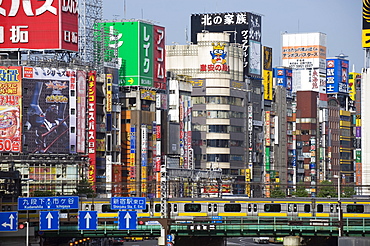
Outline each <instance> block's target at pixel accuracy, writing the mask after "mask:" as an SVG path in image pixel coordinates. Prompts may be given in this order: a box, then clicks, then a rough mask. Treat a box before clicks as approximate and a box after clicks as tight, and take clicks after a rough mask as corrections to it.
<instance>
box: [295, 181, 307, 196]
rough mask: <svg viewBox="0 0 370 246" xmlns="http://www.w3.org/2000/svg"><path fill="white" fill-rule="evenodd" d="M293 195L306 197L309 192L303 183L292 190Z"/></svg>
mask: <svg viewBox="0 0 370 246" xmlns="http://www.w3.org/2000/svg"><path fill="white" fill-rule="evenodd" d="M292 195H293V196H295V197H308V196H309V195H310V194H309V193H308V191H307V190H306V188H305V186H304V184H298V185H297V188H296V190H295V191H293V192H292Z"/></svg>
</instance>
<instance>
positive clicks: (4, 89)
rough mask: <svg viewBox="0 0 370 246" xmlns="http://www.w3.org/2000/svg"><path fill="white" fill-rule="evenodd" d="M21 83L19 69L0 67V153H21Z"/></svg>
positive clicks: (20, 71)
mask: <svg viewBox="0 0 370 246" xmlns="http://www.w3.org/2000/svg"><path fill="white" fill-rule="evenodd" d="M21 82H22V69H21V67H0V152H16V153H19V152H20V151H21V136H22V123H21V122H22V119H21V117H22V110H21V101H22V86H21Z"/></svg>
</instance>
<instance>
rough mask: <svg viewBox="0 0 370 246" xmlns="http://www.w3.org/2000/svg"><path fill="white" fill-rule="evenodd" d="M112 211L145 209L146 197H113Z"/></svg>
mask: <svg viewBox="0 0 370 246" xmlns="http://www.w3.org/2000/svg"><path fill="white" fill-rule="evenodd" d="M110 207H111V209H145V208H146V198H145V197H111V199H110Z"/></svg>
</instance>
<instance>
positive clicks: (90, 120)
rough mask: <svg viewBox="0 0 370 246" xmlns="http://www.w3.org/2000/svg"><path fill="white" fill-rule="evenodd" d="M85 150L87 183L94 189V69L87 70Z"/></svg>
mask: <svg viewBox="0 0 370 246" xmlns="http://www.w3.org/2000/svg"><path fill="white" fill-rule="evenodd" d="M87 85H88V86H87V93H88V98H87V114H88V116H87V124H88V126H87V133H88V134H87V136H88V137H87V151H88V155H89V158H90V161H89V175H88V178H89V183H90V184H92V188H93V189H94V190H95V189H96V185H95V182H96V148H97V146H96V144H97V142H96V122H97V120H96V71H89V73H88V79H87Z"/></svg>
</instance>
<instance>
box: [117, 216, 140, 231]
mask: <svg viewBox="0 0 370 246" xmlns="http://www.w3.org/2000/svg"><path fill="white" fill-rule="evenodd" d="M118 229H119V230H136V229H137V212H136V211H119V212H118Z"/></svg>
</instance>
